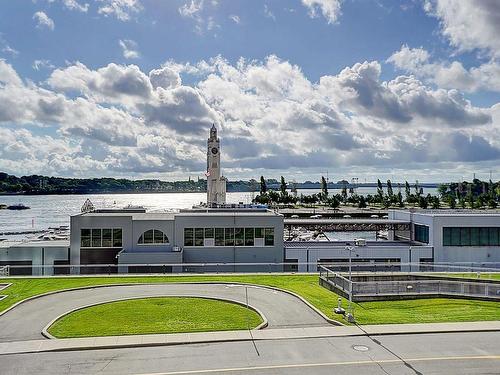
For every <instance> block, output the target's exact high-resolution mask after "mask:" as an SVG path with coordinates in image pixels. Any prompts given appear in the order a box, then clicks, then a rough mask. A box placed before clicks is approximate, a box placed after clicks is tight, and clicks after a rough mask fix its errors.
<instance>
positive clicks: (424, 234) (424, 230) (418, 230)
mask: <svg viewBox="0 0 500 375" xmlns="http://www.w3.org/2000/svg"><path fill="white" fill-rule="evenodd" d="M415 241H418V242H423V243H429V227H428V226H426V225H419V224H415Z"/></svg>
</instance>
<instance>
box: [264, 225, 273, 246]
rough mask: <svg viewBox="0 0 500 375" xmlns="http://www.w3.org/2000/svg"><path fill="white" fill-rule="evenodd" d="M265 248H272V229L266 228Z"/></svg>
mask: <svg viewBox="0 0 500 375" xmlns="http://www.w3.org/2000/svg"><path fill="white" fill-rule="evenodd" d="M264 245H265V246H274V228H266V230H265V237H264Z"/></svg>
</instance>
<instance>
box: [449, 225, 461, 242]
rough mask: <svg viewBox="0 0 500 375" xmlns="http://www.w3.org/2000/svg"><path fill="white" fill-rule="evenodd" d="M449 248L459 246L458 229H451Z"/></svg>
mask: <svg viewBox="0 0 500 375" xmlns="http://www.w3.org/2000/svg"><path fill="white" fill-rule="evenodd" d="M451 246H460V228H451Z"/></svg>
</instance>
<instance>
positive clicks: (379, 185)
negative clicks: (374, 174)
mask: <svg viewBox="0 0 500 375" xmlns="http://www.w3.org/2000/svg"><path fill="white" fill-rule="evenodd" d="M377 195H378V196H379V197H380V201H382V198H383V197H384V189H383V188H382V182H381V181H380V179H377Z"/></svg>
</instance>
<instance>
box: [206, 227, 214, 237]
mask: <svg viewBox="0 0 500 375" xmlns="http://www.w3.org/2000/svg"><path fill="white" fill-rule="evenodd" d="M205 238H214V228H205Z"/></svg>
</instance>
